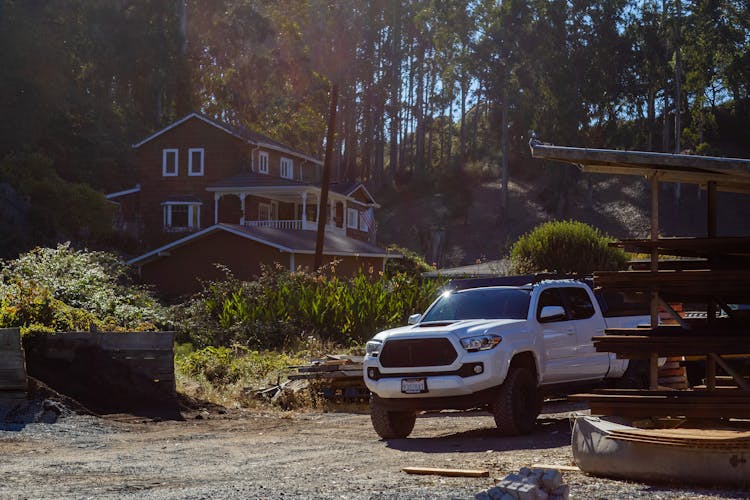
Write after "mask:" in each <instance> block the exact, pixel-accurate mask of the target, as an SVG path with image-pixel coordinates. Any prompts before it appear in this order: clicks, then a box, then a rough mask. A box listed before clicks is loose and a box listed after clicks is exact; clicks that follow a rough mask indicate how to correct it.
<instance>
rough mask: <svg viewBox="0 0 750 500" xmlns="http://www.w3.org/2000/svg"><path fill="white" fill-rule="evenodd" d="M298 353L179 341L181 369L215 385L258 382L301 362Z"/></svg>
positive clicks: (179, 368) (178, 353)
mask: <svg viewBox="0 0 750 500" xmlns="http://www.w3.org/2000/svg"><path fill="white" fill-rule="evenodd" d="M301 361H302V360H300V359H299V358H297V357H294V356H290V355H287V354H284V353H279V352H273V351H253V350H250V349H247V348H244V347H240V346H234V347H232V348H229V347H213V346H209V347H205V348H203V349H200V350H197V351H193V350H192V346H191V345H189V344H178V345H177V347H176V349H175V366H176V368H177V371H178V372H180V373H182V374H184V375H186V376H188V377H192V378H197V379H201V378H204V379H206V381H208V382H209V383H211V384H212V385H213V386H226V385H231V384H237V383H238V382H242V383H243V384H245V385H256V386H257V384H258V383H259V382H262V381H267V380H268V378H269V377H270V376H272V375H277V374H279V373H280V372H282V371H284V370H286V369H287V368H288V367H289V366H290V365H294V364H299V363H300V362H301Z"/></svg>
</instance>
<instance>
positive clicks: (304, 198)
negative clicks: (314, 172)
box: [300, 191, 307, 229]
mask: <svg viewBox="0 0 750 500" xmlns="http://www.w3.org/2000/svg"><path fill="white" fill-rule="evenodd" d="M306 223H307V191H302V227H300V229H305V224H306Z"/></svg>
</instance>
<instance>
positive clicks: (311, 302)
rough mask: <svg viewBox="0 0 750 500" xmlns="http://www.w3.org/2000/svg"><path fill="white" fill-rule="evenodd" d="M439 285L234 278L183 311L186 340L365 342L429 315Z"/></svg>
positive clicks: (398, 278) (294, 276)
mask: <svg viewBox="0 0 750 500" xmlns="http://www.w3.org/2000/svg"><path fill="white" fill-rule="evenodd" d="M441 285H442V283H441V282H435V281H430V282H423V281H422V280H420V279H417V278H415V277H411V276H408V275H406V274H403V273H397V274H395V275H393V276H386V275H382V274H377V275H375V274H366V273H363V272H360V273H359V274H357V275H355V276H353V277H351V278H347V279H344V278H340V277H338V276H336V275H326V274H325V272H319V273H306V272H294V273H290V272H288V271H286V270H284V269H282V268H279V267H274V268H270V267H269V268H265V269H264V271H263V273H262V275H261V276H260V278H259V279H258V280H257V281H254V282H242V281H239V280H237V279H235V278H234V277H233V276H232V275H231V274H228V275H227V279H226V280H223V281H218V282H212V283H208V284H207V285H206V287H205V288H204V290H203V291H202V292H201V293H199V294H198V295H196V296H195V297H193V299H192V300H191V301H190V302H189V303H188V304H186V305H184V306H182V307H181V308H179V309H178V311H179V312H178V315H179V316H180V318H181V319H180V324H181V325H182V331H181V336H182V340H185V341H190V342H193V343H195V344H196V345H199V346H209V345H213V346H229V345H233V344H237V343H239V344H242V345H247V346H250V347H253V348H271V349H274V348H284V347H292V346H293V344H294V343H299V342H301V341H302V340H303V339H305V338H307V337H308V336H309V335H314V336H317V337H319V338H321V339H322V340H324V341H329V342H334V343H339V344H344V345H350V344H359V343H361V342H363V341H365V340H367V339H368V338H369V337H370V336H372V335H373V334H374V333H375V332H376V331H378V330H381V329H384V328H388V327H391V326H395V325H398V324H402V323H403V322H405V320H406V318H407V317H408V315H409V314H411V313H413V312H415V311H421V310H424V309H425V308H426V307H427V305H429V303H430V301H431V300H432V299H433V298H434V296H435V295H436V294H437V290H438V288H439V287H440V286H441Z"/></svg>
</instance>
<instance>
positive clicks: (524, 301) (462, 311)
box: [421, 288, 531, 323]
mask: <svg viewBox="0 0 750 500" xmlns="http://www.w3.org/2000/svg"><path fill="white" fill-rule="evenodd" d="M530 300H531V290H521V289H517V288H477V289H473V290H462V291H460V292H453V293H445V294H443V295H442V296H441V297H440V298H439V299H438V300H436V301H435V303H434V304H432V307H430V308H429V309H428V310H427V312H426V313H425V315H424V317H423V318H422V321H421V322H422V323H424V322H427V321H457V320H461V319H526V317H527V315H528V311H529V301H530Z"/></svg>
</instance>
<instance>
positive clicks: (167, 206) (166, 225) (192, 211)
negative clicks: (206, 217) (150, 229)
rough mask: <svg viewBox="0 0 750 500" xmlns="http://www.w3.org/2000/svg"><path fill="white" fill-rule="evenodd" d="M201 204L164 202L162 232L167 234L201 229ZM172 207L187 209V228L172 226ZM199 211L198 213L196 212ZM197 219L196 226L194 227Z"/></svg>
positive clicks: (162, 204)
mask: <svg viewBox="0 0 750 500" xmlns="http://www.w3.org/2000/svg"><path fill="white" fill-rule="evenodd" d="M201 205H203V203H201V202H193V201H164V202H162V203H161V206H162V230H163V231H165V232H180V231H195V230H198V229H200V227H201ZM172 207H187V226H173V225H172ZM196 210H197V212H196ZM193 219H195V225H193Z"/></svg>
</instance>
